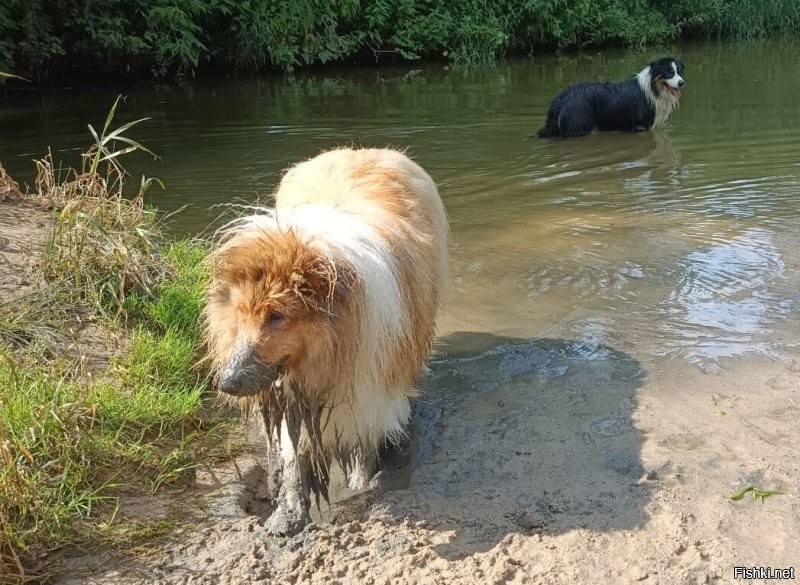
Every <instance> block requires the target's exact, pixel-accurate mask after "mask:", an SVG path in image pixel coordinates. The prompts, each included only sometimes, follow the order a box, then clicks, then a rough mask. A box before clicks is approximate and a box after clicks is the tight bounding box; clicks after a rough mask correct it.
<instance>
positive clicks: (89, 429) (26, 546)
mask: <svg viewBox="0 0 800 585" xmlns="http://www.w3.org/2000/svg"><path fill="white" fill-rule="evenodd" d="M204 253H205V251H204V246H203V245H201V244H197V243H188V242H182V243H178V244H175V245H173V246H171V247H168V248H166V252H165V258H167V259H168V261H169V263H170V269H171V277H170V278H169V279H168V280H166V281H165V282H164V284H163V285H162V286H161V287H160V288H159V289H158V291H157V293H158V294H156V295H154V296H153V298H152V299H143V298H138V300H137V301H136V302H135V303H134V302H131V303H130V304H132V305H135V306H133V307H131V309H130V312H129V313H128V314H127V315H128V318H129V320H130V321H131V322H133V321H135V323H136V324H135V326H134V327H133V329H132V331H131V332H130V335H129V344H128V350H127V352H126V353H125V355H123V356H122V357H120V358H118V359H116V360H114V361H113V362H112V364H111V366H110V368H109V370H108V372H106V374H105V375H102V376H100V377H96V378H93V379H91V381H88V382H87V381H86V380H83V379H73V377H71V376H70V375H69V374H68V372H69V371H70V368H69V366H68V364H67V363H61V362H52V361H50V360H43V361H42V362H41V363H35V362H32V361H31V360H30V359H26V360H22V359H19V358H17V357H16V356H15V355H14V354H11V353H10V352H8V351H6V352H4V353H3V354H2V359H0V387H2V388H3V389H4V392H3V395H2V398H1V399H0V452H1V454H2V457H0V462H2V467H0V518H2V519H3V520H2V522H3V524H2V530H1V531H0V550H2V551H5V552H6V555H7V556H8V557H9V558H10V557H11V553H10V552H9V551H13V554H14V555H16V556H18V557H21V558H24V559H28V560H29V559H31V558H34V557H35V556H36V554H37V553H38V552H40V551H42V550H43V549H47V548H49V547H52V546H55V545H58V544H61V543H64V542H70V541H75V540H81V539H82V538H85V537H86V533H85V532H84V534H83V536H81V535H80V534H78V533H77V532H76V527H78V526H80V527H81V530H82V531H86V523H85V521H86V520H91V523H90V526H91V525H95V526H100V525H102V524H103V523H108V522H109V521H110V518H111V517H112V516H113V514H114V511H115V509H116V507H115V502H116V498H117V497H118V496H119V495H120V494H126V493H153V492H155V491H156V490H158V489H160V488H163V487H168V486H176V485H185V484H186V482H188V481H190V480H191V478H192V477H193V469H194V467H195V465H196V464H197V461H198V460H199V457H200V455H201V454H202V453H208V452H209V449H208V448H206V447H204V446H203V445H202V444H201V443H202V438H203V436H205V434H206V433H207V432H208V431H209V430H210V427H213V426H214V424H215V423H208V422H206V421H204V419H203V417H202V416H201V412H202V409H203V406H204V400H203V399H204V393H205V390H206V385H205V383H204V382H205V373H204V372H203V371H202V370H201V369H199V368H198V367H197V366H196V364H197V362H198V358H199V357H200V341H199V339H200V338H199V331H198V325H197V324H198V322H199V312H200V308H201V304H200V300H201V298H202V284H203V278H204V276H203V275H204V274H205V273H204V271H203V270H202V268H200V267H199V263H194V261H196V260H199V259H200V258H201V257H202V256H203V255H204ZM161 293H163V294H161ZM78 521H83V522H80V523H79V524H76V522H78ZM89 533H90V534H91V533H92V531H91V530H90V531H89ZM0 575H2V573H0ZM0 580H1V579H0Z"/></svg>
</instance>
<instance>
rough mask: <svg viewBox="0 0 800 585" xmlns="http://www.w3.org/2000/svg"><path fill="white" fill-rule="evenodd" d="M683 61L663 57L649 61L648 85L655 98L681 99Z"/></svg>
mask: <svg viewBox="0 0 800 585" xmlns="http://www.w3.org/2000/svg"><path fill="white" fill-rule="evenodd" d="M683 70H684V66H683V61H681V60H680V59H677V58H673V57H663V58H661V59H656V60H655V61H652V62H651V63H650V87H651V89H652V91H653V93H654V94H655V96H656V97H657V98H661V97H667V98H671V99H674V100H676V101H677V100H679V99H681V96H682V94H683V86H684V83H685V82H684V79H683Z"/></svg>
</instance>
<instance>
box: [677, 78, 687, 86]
mask: <svg viewBox="0 0 800 585" xmlns="http://www.w3.org/2000/svg"><path fill="white" fill-rule="evenodd" d="M684 83H686V82H685V81H684V80H683V79H681V80H680V81H679V82H678V87H683V84H684Z"/></svg>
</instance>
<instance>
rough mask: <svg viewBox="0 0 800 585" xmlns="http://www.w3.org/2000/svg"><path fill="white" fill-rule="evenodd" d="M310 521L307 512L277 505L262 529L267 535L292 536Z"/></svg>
mask: <svg viewBox="0 0 800 585" xmlns="http://www.w3.org/2000/svg"><path fill="white" fill-rule="evenodd" d="M310 523H311V517H310V516H309V515H308V512H306V511H304V510H296V509H289V508H284V507H281V506H279V507H278V508H277V509H276V510H275V511H274V512H273V513H272V514H271V515H270V517H269V518H267V521H266V523H265V524H264V530H266V532H267V534H268V535H269V536H294V535H295V534H298V533H300V532H302V530H303V528H305V527H306V526H307V525H308V524H310Z"/></svg>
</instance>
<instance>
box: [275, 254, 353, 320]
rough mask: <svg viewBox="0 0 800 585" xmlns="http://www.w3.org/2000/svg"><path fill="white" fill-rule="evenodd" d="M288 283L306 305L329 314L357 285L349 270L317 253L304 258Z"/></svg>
mask: <svg viewBox="0 0 800 585" xmlns="http://www.w3.org/2000/svg"><path fill="white" fill-rule="evenodd" d="M291 279H292V285H293V286H292V288H294V289H295V291H296V292H297V293H298V294H299V295H300V297H302V299H303V301H304V303H305V304H306V305H308V306H313V307H316V308H318V309H322V310H325V311H328V312H331V311H333V309H334V305H335V303H336V300H337V299H341V298H343V296H345V295H346V294H347V293H348V291H349V290H350V289H351V288H352V287H353V285H354V283H355V281H356V278H355V275H354V273H353V271H352V270H351V269H348V268H347V267H342V266H337V265H336V264H335V263H334V262H333V261H332V260H331V259H330V258H328V257H326V256H325V255H323V254H319V253H311V254H308V255H306V256H304V257H303V258H302V259H301V260H300V262H299V263H298V265H297V266H296V267H295V269H294V270H293V271H292V276H291Z"/></svg>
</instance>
